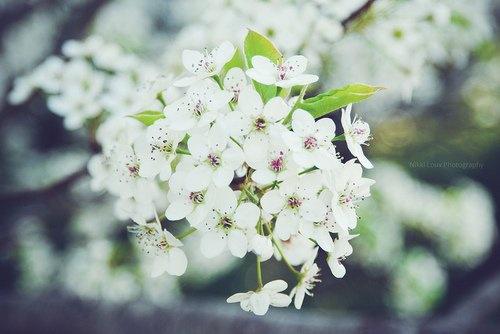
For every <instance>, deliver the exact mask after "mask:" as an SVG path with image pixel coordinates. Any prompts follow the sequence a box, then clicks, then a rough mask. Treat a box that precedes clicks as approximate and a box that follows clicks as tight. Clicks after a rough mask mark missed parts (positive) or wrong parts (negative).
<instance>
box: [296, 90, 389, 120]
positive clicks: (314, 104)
mask: <svg viewBox="0 0 500 334" xmlns="http://www.w3.org/2000/svg"><path fill="white" fill-rule="evenodd" d="M381 89H382V88H381V87H374V86H369V85H365V84H351V85H347V86H344V87H342V88H337V89H332V90H329V91H328V92H325V93H322V94H319V95H316V96H314V97H311V98H308V99H305V100H304V101H302V102H299V105H298V107H299V108H301V109H304V110H307V111H309V112H310V113H311V114H312V115H313V116H314V117H315V118H319V117H322V116H324V115H326V114H328V113H330V112H332V111H335V110H337V109H340V108H343V107H345V106H347V105H348V104H351V103H356V102H360V101H362V100H365V99H367V98H369V97H370V96H372V95H373V94H375V93H376V92H377V91H379V90H381Z"/></svg>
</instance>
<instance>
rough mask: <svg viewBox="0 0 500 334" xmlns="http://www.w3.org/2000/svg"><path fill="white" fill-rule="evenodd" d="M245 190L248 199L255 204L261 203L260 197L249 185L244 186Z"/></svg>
mask: <svg viewBox="0 0 500 334" xmlns="http://www.w3.org/2000/svg"><path fill="white" fill-rule="evenodd" d="M243 192H244V193H245V195H247V197H248V199H249V200H250V201H251V202H252V203H254V204H259V198H258V197H257V196H256V195H255V194H254V193H253V192H252V191H251V190H250V189H248V188H247V187H244V188H243Z"/></svg>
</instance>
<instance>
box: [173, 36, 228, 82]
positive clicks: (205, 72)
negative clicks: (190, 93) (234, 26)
mask: <svg viewBox="0 0 500 334" xmlns="http://www.w3.org/2000/svg"><path fill="white" fill-rule="evenodd" d="M234 50H235V49H234V46H233V45H232V44H231V43H230V42H227V41H226V42H224V43H222V44H221V45H219V46H218V47H216V48H214V49H213V50H212V51H210V52H208V51H207V50H205V52H204V53H201V52H199V51H194V50H184V51H183V52H182V64H183V65H184V67H185V68H186V70H188V71H189V72H190V73H191V74H194V76H189V77H185V78H182V79H180V80H177V81H176V82H174V85H175V86H177V87H186V86H190V85H192V84H193V83H195V82H196V81H198V80H203V79H205V78H208V77H211V76H214V75H217V74H219V73H220V71H221V70H222V67H224V65H225V64H226V63H227V62H228V61H229V60H231V58H232V57H233V54H234Z"/></svg>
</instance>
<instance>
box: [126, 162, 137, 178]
mask: <svg viewBox="0 0 500 334" xmlns="http://www.w3.org/2000/svg"><path fill="white" fill-rule="evenodd" d="M127 169H128V171H129V173H130V175H131V176H139V166H138V165H133V164H130V163H127Z"/></svg>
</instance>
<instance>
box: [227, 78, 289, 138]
mask: <svg viewBox="0 0 500 334" xmlns="http://www.w3.org/2000/svg"><path fill="white" fill-rule="evenodd" d="M289 111H290V106H288V105H287V104H286V102H285V101H284V100H283V99H282V98H281V97H273V98H272V99H270V100H269V101H268V102H267V103H266V104H265V105H264V103H263V102H262V99H261V97H260V95H259V94H258V93H257V91H256V90H255V89H254V88H253V87H251V86H249V87H247V88H246V89H244V90H243V91H242V92H241V94H240V96H239V99H238V109H237V110H236V111H233V112H230V113H228V114H227V116H226V123H227V125H228V127H229V133H230V134H231V135H232V136H236V137H241V136H247V137H252V136H253V135H264V134H269V133H271V132H272V131H278V129H277V127H278V124H276V123H277V122H279V121H280V120H282V119H283V118H284V117H285V116H286V115H287V114H288V112H289Z"/></svg>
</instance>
